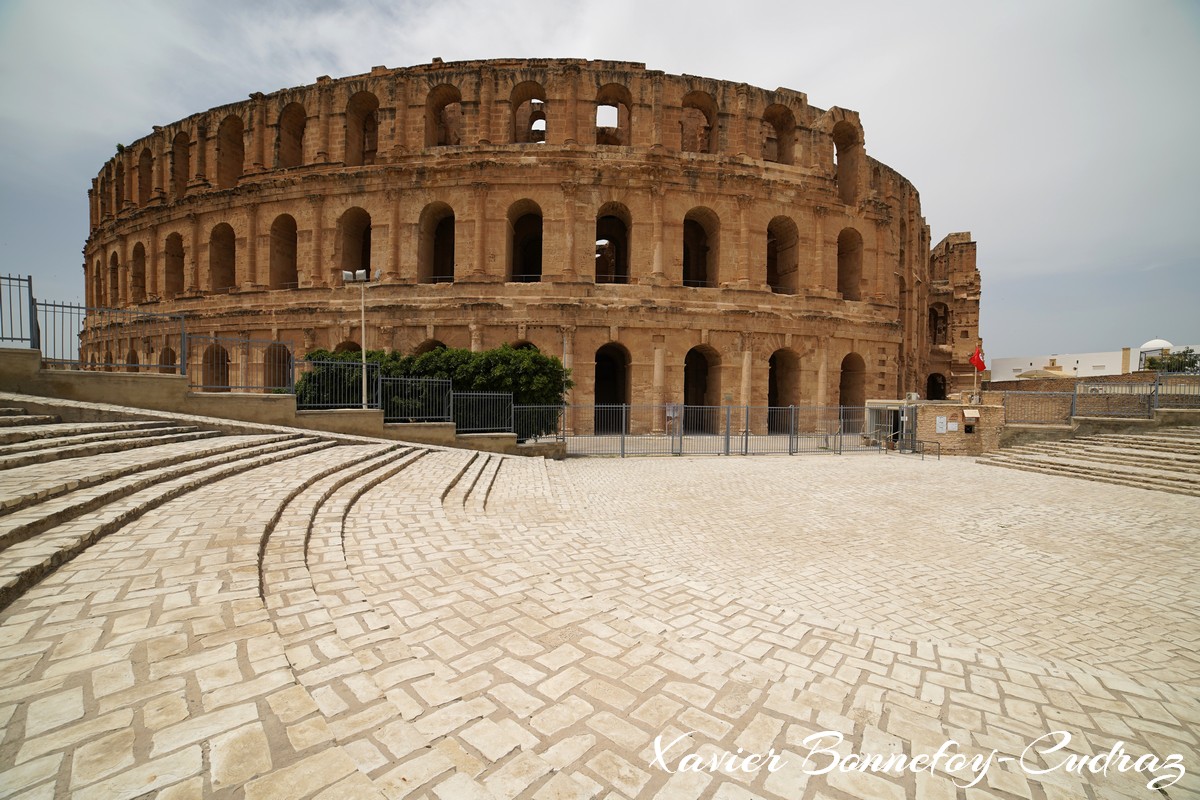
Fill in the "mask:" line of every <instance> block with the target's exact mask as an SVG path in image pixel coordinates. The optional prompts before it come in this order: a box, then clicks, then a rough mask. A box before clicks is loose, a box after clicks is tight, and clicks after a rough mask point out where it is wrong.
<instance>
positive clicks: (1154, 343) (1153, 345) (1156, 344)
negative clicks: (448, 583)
mask: <svg viewBox="0 0 1200 800" xmlns="http://www.w3.org/2000/svg"><path fill="white" fill-rule="evenodd" d="M1174 346H1175V345H1173V344H1171V343H1170V342H1168V341H1167V340H1166V339H1151V340H1150V341H1148V342H1146V343H1145V344H1144V345H1142V346H1141V347H1139V348H1138V349H1139V350H1163V349H1168V350H1169V349H1170V348H1172V347H1174Z"/></svg>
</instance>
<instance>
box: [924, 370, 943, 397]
mask: <svg viewBox="0 0 1200 800" xmlns="http://www.w3.org/2000/svg"><path fill="white" fill-rule="evenodd" d="M925 399H926V400H945V399H946V376H945V375H943V374H942V373H940V372H934V373H931V374H930V376H929V377H928V378H927V379H926V380H925Z"/></svg>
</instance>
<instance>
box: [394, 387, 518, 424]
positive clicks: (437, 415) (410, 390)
mask: <svg viewBox="0 0 1200 800" xmlns="http://www.w3.org/2000/svg"><path fill="white" fill-rule="evenodd" d="M451 393H452V386H451V382H450V379H449V378H387V377H381V378H380V379H379V398H380V404H381V407H382V408H383V421H384V422H449V421H450V420H451V419H453V415H454V403H453V398H452V397H451ZM509 402H510V403H511V398H510V401H509Z"/></svg>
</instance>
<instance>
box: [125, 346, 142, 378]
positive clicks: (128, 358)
mask: <svg viewBox="0 0 1200 800" xmlns="http://www.w3.org/2000/svg"><path fill="white" fill-rule="evenodd" d="M138 364H139V362H138V354H137V350H134V349H133V348H130V349H129V352H128V353H126V354H125V371H126V372H137V371H138Z"/></svg>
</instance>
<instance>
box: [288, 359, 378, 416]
mask: <svg viewBox="0 0 1200 800" xmlns="http://www.w3.org/2000/svg"><path fill="white" fill-rule="evenodd" d="M296 372H297V376H296V382H295V388H294V391H295V394H296V409H297V410H300V411H307V410H315V409H330V408H379V396H380V381H379V377H380V376H379V364H377V363H375V362H373V361H368V362H367V396H366V398H365V399H364V398H363V380H362V375H363V371H362V364H360V363H357V362H348V361H298V362H296Z"/></svg>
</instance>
